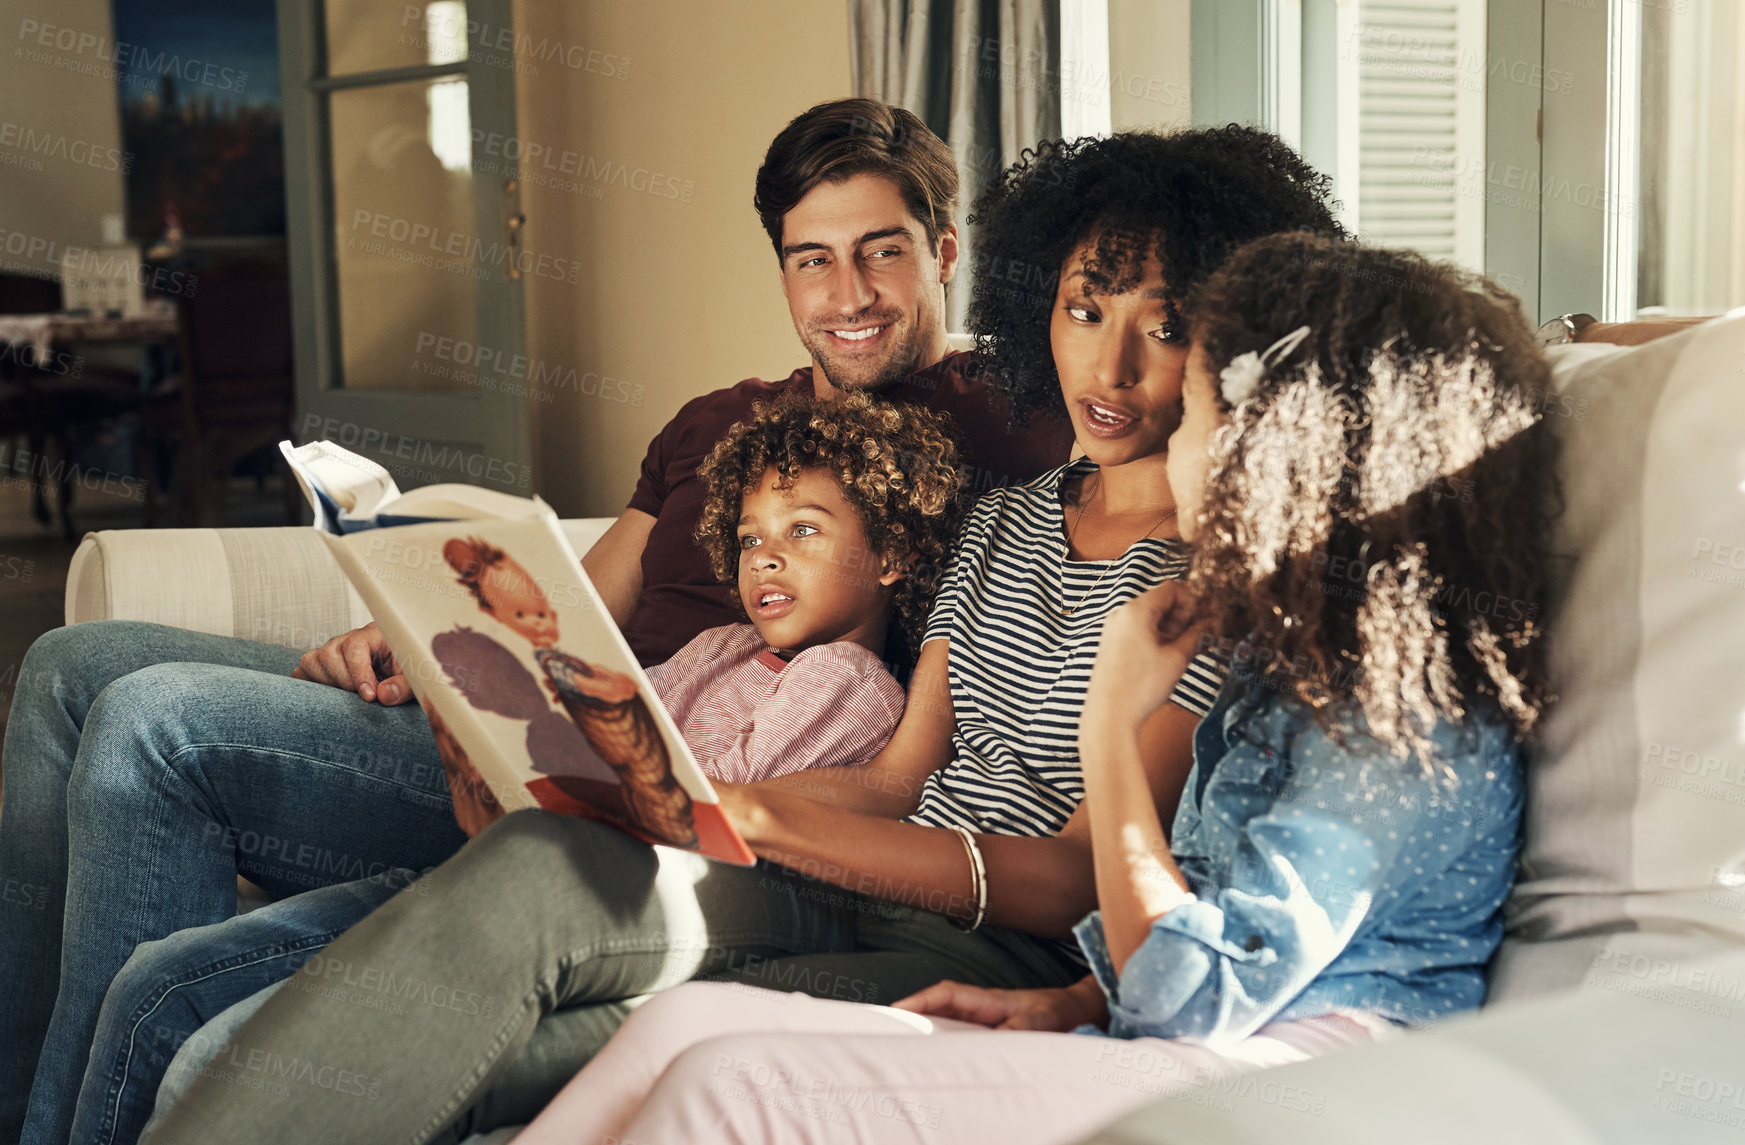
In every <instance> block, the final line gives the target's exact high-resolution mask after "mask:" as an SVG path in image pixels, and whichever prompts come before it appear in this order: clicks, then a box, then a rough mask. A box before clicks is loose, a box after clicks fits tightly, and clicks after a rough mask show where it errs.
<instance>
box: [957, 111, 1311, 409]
mask: <svg viewBox="0 0 1745 1145" xmlns="http://www.w3.org/2000/svg"><path fill="white" fill-rule="evenodd" d="M1331 189H1332V182H1331V180H1329V179H1328V177H1327V176H1325V175H1322V174H1320V173H1319V172H1317V171H1316V170H1315V169H1314V168H1312V167H1310V166H1309V165H1308V164H1307V163H1305V162H1303V159H1302V157H1301V156H1300V155H1298V154H1297V153H1296V152H1295V151H1293V150H1291V148H1290V146H1289V145H1288V144H1287V143H1285V142H1284V141H1283V140H1282V139H1280V138H1278V136H1276V135H1273V134H1271V133H1269V132H1266V131H1262V130H1260V129H1259V128H1255V127H1243V126H1240V125H1238V124H1234V123H1233V124H1230V125H1229V126H1227V127H1215V128H1199V129H1194V130H1186V131H1175V132H1171V133H1168V134H1159V133H1155V132H1145V131H1124V132H1121V133H1120V134H1117V135H1111V136H1108V137H1107V138H1101V139H1098V138H1087V139H1077V140H1071V141H1068V140H1064V139H1061V140H1053V141H1045V142H1043V143H1041V144H1039V145H1038V146H1037V147H1036V148H1035V149H1034V150H1026V151H1025V152H1024V158H1023V159H1022V160H1020V161H1019V162H1018V163H1016V164H1014V165H1013V166H1012V167H1010V168H1008V169H1007V170H1006V171H1005V173H1004V174H1002V175H1001V176H1000V178H999V180H998V181H997V182H996V183H994V184H993V185H992V186H991V187H989V188H988V189H987V190H986V191H984V192H983V193H982V195H981V197H980V198H978V199H977V200H976V202H975V204H974V206H973V207H972V208H971V212H970V217H969V221H970V222H971V223H972V224H974V226H975V228H976V230H975V232H974V234H973V253H972V256H971V266H970V267H969V271H970V276H971V279H972V282H973V285H972V289H971V294H970V305H969V329H970V331H971V332H972V333H973V334H974V335H975V339H976V359H977V361H978V362H979V364H980V365H981V366H982V367H983V368H985V369H987V370H988V371H989V372H990V373H991V374H992V375H993V377H994V379H995V380H996V382H997V383H998V385H999V388H1000V389H1001V390H1003V391H1004V392H1005V393H1006V395H1007V396H1008V397H1009V398H1010V399H1011V404H1012V417H1013V421H1014V424H1022V423H1023V421H1024V420H1025V418H1027V417H1028V416H1029V414H1030V412H1031V411H1033V410H1054V411H1056V412H1059V413H1064V412H1065V410H1066V403H1065V400H1064V399H1063V398H1062V397H1061V392H1060V375H1059V374H1057V373H1056V372H1055V368H1054V350H1053V347H1052V345H1051V343H1050V340H1049V320H1050V317H1051V315H1052V313H1053V310H1054V297H1055V291H1056V289H1057V287H1058V285H1059V280H1060V273H1061V269H1062V267H1063V265H1064V264H1065V262H1066V260H1067V257H1068V256H1069V255H1071V254H1072V252H1073V250H1074V249H1076V248H1077V247H1078V245H1079V244H1080V243H1082V242H1084V241H1085V240H1086V239H1088V238H1091V237H1092V236H1095V238H1096V242H1097V245H1096V257H1095V259H1094V261H1093V263H1092V265H1091V266H1090V267H1088V268H1087V270H1088V277H1089V278H1090V280H1091V281H1090V286H1091V287H1092V289H1094V290H1096V291H1099V292H1104V293H1116V294H1118V293H1121V292H1123V291H1126V290H1131V289H1132V288H1133V287H1134V286H1135V285H1136V284H1137V283H1138V281H1139V278H1140V275H1141V274H1142V273H1143V270H1144V264H1145V259H1146V256H1147V255H1148V254H1153V253H1155V254H1156V255H1157V258H1158V261H1159V262H1160V263H1162V265H1163V276H1164V282H1165V285H1166V287H1167V288H1168V290H1169V299H1168V303H1167V306H1168V311H1169V317H1170V320H1171V322H1172V324H1174V325H1175V326H1176V328H1177V329H1178V330H1180V332H1181V333H1182V334H1183V335H1184V336H1185V335H1186V333H1187V332H1186V330H1185V328H1183V323H1182V322H1181V317H1182V313H1183V311H1184V308H1185V305H1186V301H1187V299H1188V298H1189V297H1190V296H1191V295H1192V294H1193V291H1194V288H1195V287H1197V286H1198V285H1199V284H1200V283H1201V282H1202V281H1204V279H1205V278H1206V276H1208V275H1210V274H1211V273H1212V272H1213V271H1214V270H1216V269H1218V266H1219V265H1220V264H1221V263H1222V262H1223V261H1224V259H1225V258H1226V257H1227V256H1228V255H1229V254H1230V253H1231V252H1232V251H1234V250H1235V249H1236V248H1237V247H1239V246H1241V245H1242V244H1243V243H1245V242H1248V241H1249V240H1251V239H1257V238H1259V237H1261V236H1262V235H1270V234H1274V233H1277V232H1279V231H1289V230H1310V231H1317V232H1322V233H1326V234H1332V235H1343V233H1344V231H1343V230H1342V229H1341V228H1340V226H1339V224H1338V223H1337V222H1336V221H1335V220H1334V218H1333V212H1332V210H1331V208H1330V205H1329V202H1330V201H1329V198H1328V196H1329V195H1330V194H1331Z"/></svg>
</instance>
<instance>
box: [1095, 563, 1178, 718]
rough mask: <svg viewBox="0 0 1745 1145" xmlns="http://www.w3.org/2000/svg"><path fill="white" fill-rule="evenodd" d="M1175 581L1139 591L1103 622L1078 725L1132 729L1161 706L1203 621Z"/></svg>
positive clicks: (1173, 688)
mask: <svg viewBox="0 0 1745 1145" xmlns="http://www.w3.org/2000/svg"><path fill="white" fill-rule="evenodd" d="M1198 609H1199V602H1198V601H1196V600H1195V599H1194V597H1193V595H1192V594H1191V593H1189V592H1188V590H1187V588H1186V587H1185V586H1184V585H1183V584H1182V583H1181V582H1180V581H1174V580H1170V581H1164V582H1163V583H1162V584H1160V585H1158V586H1157V587H1156V588H1152V589H1148V590H1147V591H1145V592H1142V593H1140V594H1139V595H1138V596H1136V597H1134V598H1133V599H1132V600H1130V601H1128V602H1127V603H1126V604H1123V605H1122V606H1121V607H1120V608H1117V609H1115V611H1113V612H1111V613H1110V614H1109V619H1108V620H1106V621H1104V622H1103V635H1102V640H1101V641H1100V642H1099V643H1098V645H1097V659H1096V663H1095V664H1094V665H1093V666H1092V668H1091V682H1090V687H1089V690H1088V692H1087V693H1086V696H1085V710H1084V716H1083V718H1081V720H1080V722H1079V726H1080V728H1082V729H1084V730H1085V731H1087V732H1091V733H1093V734H1100V733H1107V732H1114V731H1120V732H1128V731H1130V732H1135V733H1137V731H1138V730H1139V726H1140V725H1141V724H1143V723H1144V722H1145V720H1146V718H1147V717H1148V716H1150V715H1151V713H1152V712H1155V711H1156V710H1157V709H1158V708H1160V707H1162V706H1163V704H1164V702H1165V701H1167V700H1168V699H1169V696H1170V693H1171V692H1173V691H1174V690H1175V685H1176V682H1177V681H1178V680H1180V679H1181V678H1182V673H1184V672H1186V671H1187V670H1188V663H1189V662H1190V661H1191V660H1193V658H1194V656H1195V654H1196V653H1198V652H1199V650H1200V640H1201V637H1202V636H1203V635H1204V633H1205V631H1206V624H1205V622H1204V621H1201V620H1199V619H1198V617H1197V613H1198Z"/></svg>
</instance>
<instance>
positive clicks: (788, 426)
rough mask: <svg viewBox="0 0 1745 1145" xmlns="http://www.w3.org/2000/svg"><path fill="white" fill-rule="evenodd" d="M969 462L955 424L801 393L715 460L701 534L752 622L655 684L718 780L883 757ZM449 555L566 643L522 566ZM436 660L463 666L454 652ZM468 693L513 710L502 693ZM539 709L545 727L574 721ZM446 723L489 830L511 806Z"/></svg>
mask: <svg viewBox="0 0 1745 1145" xmlns="http://www.w3.org/2000/svg"><path fill="white" fill-rule="evenodd" d="M956 460H957V458H956V447H955V445H954V443H953V441H952V437H951V433H950V425H949V422H948V421H947V420H946V419H945V417H944V416H942V415H940V414H937V413H934V412H932V411H929V410H926V409H922V408H919V407H898V406H892V405H887V404H883V403H875V402H873V401H871V400H869V399H867V398H865V397H864V396H850V397H848V398H846V399H843V400H839V401H834V402H820V401H818V400H817V399H815V398H811V397H804V396H794V397H788V398H784V399H781V400H779V401H776V402H772V403H768V404H761V405H758V406H756V407H754V408H753V410H752V416H751V417H750V419H749V420H746V421H743V422H736V423H735V424H734V425H733V426H732V427H731V428H730V429H729V431H728V434H727V436H726V437H725V438H724V439H723V440H722V441H721V442H720V443H719V444H717V446H716V447H715V449H714V451H713V452H712V453H711V454H710V455H709V457H708V458H707V460H705V461H704V462H703V464H702V466H701V467H700V468H699V470H698V473H699V476H700V477H701V479H702V480H703V481H704V483H705V485H706V488H707V490H708V492H707V498H706V501H705V504H704V507H703V512H702V514H701V516H700V518H699V521H698V524H697V529H696V539H697V541H698V543H699V544H700V545H701V546H702V547H703V548H704V550H705V551H706V552H707V554H708V556H709V559H710V562H711V564H712V565H713V567H714V570H715V574H716V576H717V577H718V578H720V580H721V581H722V582H723V583H724V584H731V585H733V586H734V588H733V590H731V594H732V595H733V596H734V597H736V599H737V604H738V610H739V611H740V613H741V614H742V615H744V616H746V617H747V619H748V622H747V623H742V624H727V625H722V626H720V627H718V628H711V629H709V630H707V631H705V632H703V633H701V634H699V635H698V636H697V637H696V638H694V639H693V640H691V641H690V643H688V644H686V645H685V646H684V647H683V648H681V649H679V651H678V652H677V653H676V654H675V655H674V656H673V657H672V659H670V660H668V661H666V662H665V663H663V664H657V665H655V666H653V667H651V668H649V669H648V670H647V674H648V678H649V682H650V683H651V684H653V686H654V689H655V692H656V693H657V694H658V695H659V696H660V698H661V702H662V703H664V704H665V705H666V706H667V709H668V710H669V711H670V712H671V713H672V716H673V720H674V722H675V723H676V724H677V725H678V728H679V731H680V734H682V735H683V736H684V737H685V742H686V743H687V744H689V745H690V747H691V750H692V752H693V754H695V756H696V757H697V762H698V763H699V764H700V765H701V766H702V768H703V770H704V771H705V772H706V773H707V774H708V775H709V776H710V777H711V778H713V779H719V780H726V781H730V782H735V783H749V782H753V781H755V780H759V779H769V778H773V777H775V776H780V775H787V774H791V773H793V772H796V771H802V770H805V769H807V768H812V767H839V766H848V765H853V764H858V763H864V762H866V761H867V760H869V759H871V758H872V757H873V756H874V755H876V754H878V752H879V750H880V749H882V748H883V747H884V745H885V743H886V741H888V740H889V739H890V737H891V733H892V732H893V731H895V730H896V727H897V723H898V721H899V720H900V719H901V717H902V714H903V705H904V695H903V688H902V686H901V685H900V684H899V683H898V682H897V680H896V679H895V678H894V677H893V676H892V675H891V673H890V671H888V670H887V668H886V667H885V663H884V661H883V656H884V653H885V648H886V643H887V635H888V634H889V633H890V631H891V629H892V628H893V622H894V624H895V627H896V628H897V630H898V633H897V634H898V636H899V639H901V640H904V642H905V643H908V644H910V645H912V643H913V638H914V635H915V632H916V631H917V630H918V627H919V625H920V623H921V622H922V621H923V620H924V619H925V617H926V614H927V609H928V607H929V606H930V605H931V603H932V599H933V595H934V591H935V589H936V587H937V583H936V582H937V577H936V576H935V575H933V574H934V573H935V572H936V571H937V570H938V569H939V568H941V567H942V565H943V563H944V557H945V554H946V552H947V549H948V547H949V545H950V543H951V539H952V535H953V531H954V528H955V525H956V520H957V509H958V508H959V506H960V500H959V475H958V472H957V468H956ZM450 548H451V549H452V550H453V551H452V552H450V553H448V554H447V556H448V558H449V563H450V564H451V565H453V566H454V568H455V570H456V572H457V573H460V574H461V580H462V582H463V583H464V584H466V585H467V587H468V588H469V589H470V590H471V591H472V592H473V594H474V595H475V596H476V597H477V598H478V600H479V607H480V609H481V610H483V611H484V612H486V613H488V614H490V615H491V616H493V617H494V618H496V619H498V620H499V621H501V622H502V623H504V624H506V625H508V626H509V627H511V628H512V629H514V630H515V631H517V632H518V633H520V634H521V635H523V636H525V637H526V638H527V639H529V640H531V641H533V642H534V643H535V644H537V645H543V646H548V647H549V646H551V645H553V644H554V643H555V641H556V639H557V633H556V631H555V624H554V623H548V618H549V617H550V616H551V615H552V614H551V613H550V612H549V610H548V606H547V605H546V604H545V601H544V598H543V594H542V593H541V592H540V590H539V588H538V587H537V585H535V584H534V583H533V580H532V578H531V577H529V576H528V575H527V574H526V572H525V571H524V570H522V569H521V567H520V566H519V565H517V564H516V563H515V562H514V560H513V559H511V558H509V557H507V556H506V555H505V554H503V553H502V552H500V551H498V550H495V549H491V548H489V546H482V547H481V546H469V545H468V544H467V543H464V542H460V541H455V542H451V545H450ZM542 625H543V626H544V627H541V626H542ZM547 629H550V630H549V631H548V630H547ZM467 635H468V636H469V637H470V638H471V639H472V640H474V641H480V640H482V639H484V638H483V637H481V636H480V635H479V634H473V633H468V634H467ZM440 639H442V638H439V640H440ZM433 650H434V651H436V652H437V653H438V658H439V659H441V660H443V662H444V664H445V666H450V665H449V659H450V658H451V657H450V656H449V655H447V654H445V653H444V650H443V649H438V648H435V647H434V646H433ZM476 654H477V653H476V651H470V652H469V655H468V656H467V659H469V660H470V659H473V658H474V656H476ZM455 659H457V660H458V659H459V657H455ZM600 671H601V670H600V669H597V668H596V669H595V670H594V674H595V675H596V676H597V675H598V674H599V672H600ZM487 676H488V677H490V678H491V679H492V680H493V681H494V683H493V685H492V689H491V690H492V691H493V692H501V691H502V690H503V688H502V684H503V674H502V673H501V672H496V671H493V672H488V673H486V672H474V673H473V677H474V678H479V679H483V678H485V677H487ZM607 683H610V682H607ZM529 684H530V685H531V680H530V681H529ZM524 690H525V689H524ZM469 699H472V700H473V701H474V702H475V703H478V704H479V705H480V706H488V707H492V708H493V709H498V708H502V707H503V701H502V700H501V699H500V698H498V699H494V700H493V701H492V702H489V703H486V702H483V698H482V697H474V696H472V695H470V694H469ZM537 706H538V707H539V708H540V709H542V715H543V716H544V717H545V718H546V719H552V718H555V719H557V720H561V719H562V717H561V716H557V715H556V713H554V712H551V711H549V709H548V708H547V707H546V705H544V704H539V705H537ZM503 714H511V713H510V712H509V711H504V713H503ZM536 722H537V721H536ZM432 724H433V726H434V727H435V728H436V732H437V744H438V747H439V748H440V749H441V750H442V754H443V758H444V762H445V764H447V766H448V771H449V777H450V786H451V788H452V790H453V792H454V796H455V808H456V817H457V819H458V820H459V822H460V823H461V826H462V827H463V828H464V829H466V830H467V831H468V833H469V834H473V833H477V831H479V830H481V829H482V828H483V827H484V826H486V825H487V824H489V823H490V822H491V821H492V820H494V819H496V818H497V817H499V816H500V815H501V814H502V811H501V808H499V807H497V806H496V804H495V801H494V799H492V798H491V797H490V793H489V789H488V788H486V787H484V785H483V784H482V783H480V782H478V781H477V777H476V774H477V773H476V772H474V770H473V769H472V768H471V766H470V765H469V764H468V762H467V761H466V760H465V759H464V757H462V756H461V754H460V753H459V751H458V750H457V749H458V745H457V744H456V743H455V742H454V740H453V738H452V737H451V736H448V735H446V734H445V732H446V729H445V728H443V727H441V726H440V725H439V724H437V722H436V721H435V720H433V721H432ZM533 731H534V729H533V728H531V727H530V737H529V744H530V747H531V746H532V744H533V742H534V739H535V738H536V737H535V736H534V735H533V734H532V732H533ZM537 738H541V739H546V738H549V737H537ZM596 746H598V745H596ZM553 770H554V772H555V771H557V770H558V769H555V768H554V769H553ZM624 770H625V772H628V771H630V770H632V769H624ZM620 778H621V779H623V780H624V782H626V783H629V782H630V779H629V778H626V777H625V775H624V774H621V776H620ZM579 782H583V780H581V779H580V778H575V777H569V776H564V775H561V774H554V775H553V777H552V778H551V779H550V780H549V782H548V781H544V780H542V781H540V784H539V785H530V789H534V792H535V795H536V796H537V797H538V798H539V799H540V801H541V803H543V804H545V805H547V806H553V807H559V808H560V809H561V807H562V805H563V804H564V803H565V799H564V796H563V794H562V792H561V789H562V788H564V786H565V785H566V783H570V784H573V783H579ZM548 786H549V787H551V788H553V789H555V790H546V789H545V788H546V787H548ZM590 786H592V785H590ZM625 794H626V796H627V797H629V796H631V795H635V794H636V793H635V792H629V791H627V792H626V793H625ZM644 797H645V798H648V799H654V798H656V793H652V792H651V793H646V794H645V796H644ZM675 841H678V840H677V839H675Z"/></svg>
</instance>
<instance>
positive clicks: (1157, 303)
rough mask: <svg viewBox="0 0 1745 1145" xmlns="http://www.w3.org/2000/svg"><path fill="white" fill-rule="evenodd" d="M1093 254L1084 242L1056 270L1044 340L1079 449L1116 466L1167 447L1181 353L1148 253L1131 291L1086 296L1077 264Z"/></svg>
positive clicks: (1175, 414)
mask: <svg viewBox="0 0 1745 1145" xmlns="http://www.w3.org/2000/svg"><path fill="white" fill-rule="evenodd" d="M1095 253H1096V241H1095V239H1094V238H1091V239H1086V240H1085V241H1084V242H1082V243H1080V244H1079V246H1078V247H1077V248H1076V249H1075V250H1074V251H1073V252H1072V253H1071V254H1069V255H1068V256H1067V258H1066V261H1065V262H1064V263H1062V264H1061V268H1060V282H1059V285H1058V287H1057V288H1056V290H1055V296H1054V313H1053V317H1052V318H1051V320H1050V322H1049V341H1050V342H1051V343H1052V345H1053V348H1054V367H1055V371H1056V372H1057V373H1058V374H1059V375H1060V389H1061V393H1062V395H1063V396H1064V397H1065V398H1066V408H1067V411H1068V413H1070V414H1071V415H1072V424H1073V432H1074V434H1075V435H1076V436H1077V437H1078V442H1079V446H1080V447H1081V448H1083V449H1084V451H1085V453H1086V455H1088V456H1089V457H1090V459H1091V460H1092V461H1095V462H1096V463H1097V464H1098V465H1104V466H1107V465H1121V464H1124V463H1126V462H1129V461H1135V460H1138V459H1139V458H1142V457H1150V456H1152V455H1154V454H1158V453H1162V452H1163V451H1164V450H1166V449H1168V448H1169V435H1170V434H1171V433H1172V432H1174V430H1175V427H1176V423H1177V422H1179V421H1180V420H1181V387H1182V368H1183V365H1184V364H1185V362H1186V360H1187V351H1188V348H1187V344H1186V342H1185V341H1184V339H1183V335H1182V332H1181V331H1179V330H1177V329H1176V328H1175V327H1174V325H1173V324H1172V323H1171V322H1170V319H1169V314H1168V311H1167V309H1166V296H1165V294H1164V283H1163V268H1162V266H1161V265H1160V264H1159V263H1158V261H1157V257H1156V255H1154V254H1148V255H1147V256H1146V259H1145V267H1144V275H1143V277H1142V278H1141V279H1140V281H1139V283H1138V284H1137V285H1136V286H1134V287H1133V288H1132V289H1131V290H1128V291H1126V292H1125V293H1123V294H1094V295H1093V294H1092V293H1091V292H1090V288H1089V284H1088V283H1086V281H1085V275H1084V264H1085V261H1086V259H1088V258H1091V257H1094V255H1095Z"/></svg>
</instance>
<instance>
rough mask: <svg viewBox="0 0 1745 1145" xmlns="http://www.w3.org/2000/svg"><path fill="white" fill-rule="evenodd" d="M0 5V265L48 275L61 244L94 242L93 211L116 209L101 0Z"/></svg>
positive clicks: (113, 117) (115, 144)
mask: <svg viewBox="0 0 1745 1145" xmlns="http://www.w3.org/2000/svg"><path fill="white" fill-rule="evenodd" d="M5 10H6V15H5V16H4V17H0V59H4V61H5V62H4V63H3V64H0V232H3V233H0V269H4V270H6V271H25V272H28V273H32V274H38V275H56V274H58V267H59V264H60V253H61V252H62V251H64V250H65V249H66V247H67V246H69V245H71V246H79V247H90V246H95V245H97V244H98V243H100V242H101V240H102V237H103V233H102V216H104V215H106V214H117V215H118V214H120V213H121V210H122V201H123V193H122V171H121V167H122V163H123V159H124V156H123V155H122V152H121V116H120V112H119V109H118V107H117V103H116V94H115V79H114V76H113V75H112V74H110V73H109V69H110V68H111V67H113V65H112V64H110V63H108V62H107V61H106V60H105V59H104V52H105V51H110V52H112V50H113V49H108V48H105V45H108V44H110V43H111V42H112V40H113V37H112V34H111V31H110V21H109V0H12V2H9V3H8V4H7V5H6V9H5ZM45 35H46V37H47V39H48V45H47V46H44V45H43V44H42V43H41V42H40V41H41V38H42V37H44V36H45ZM61 45H69V46H61Z"/></svg>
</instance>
